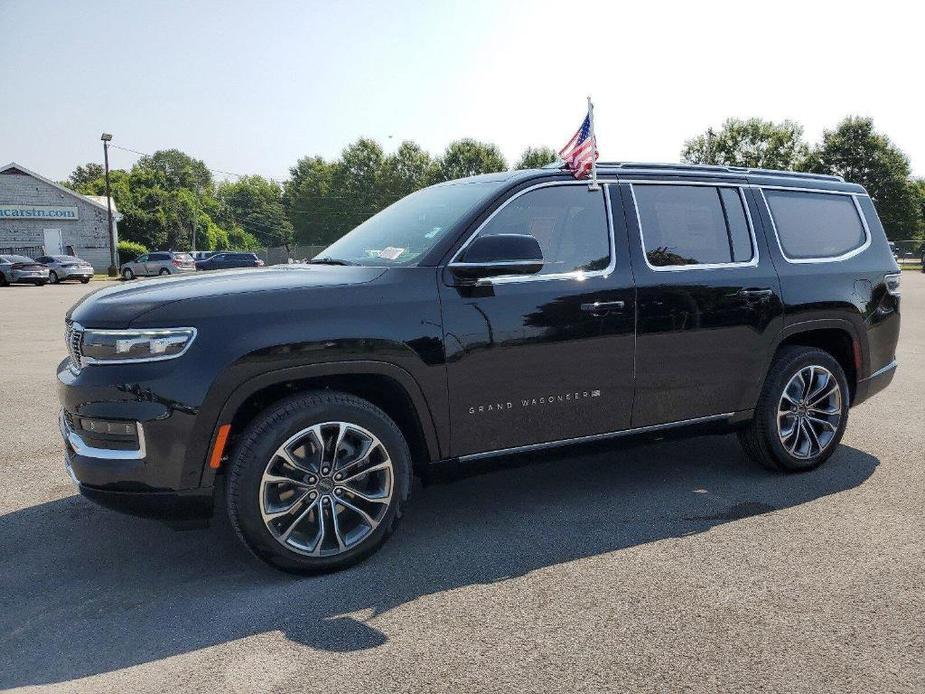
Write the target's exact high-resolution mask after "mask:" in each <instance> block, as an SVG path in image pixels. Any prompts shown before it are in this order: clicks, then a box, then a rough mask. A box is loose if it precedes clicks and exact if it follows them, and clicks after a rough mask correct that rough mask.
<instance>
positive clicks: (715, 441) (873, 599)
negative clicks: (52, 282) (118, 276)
mask: <svg viewBox="0 0 925 694" xmlns="http://www.w3.org/2000/svg"><path fill="white" fill-rule="evenodd" d="M152 281H158V280H152ZM98 286H99V283H92V284H90V285H87V286H84V285H80V284H69V285H58V286H46V287H41V288H36V287H31V286H21V287H10V288H7V289H0V373H2V378H0V434H2V436H0V439H2V441H3V444H4V445H3V446H2V449H0V473H2V476H3V484H2V485H0V689H7V688H13V689H15V688H20V687H22V688H29V687H37V688H39V689H42V690H45V689H47V690H50V691H67V692H72V691H114V692H116V691H117V692H125V691H132V692H163V691H214V690H224V691H231V692H249V691H270V692H276V691H325V692H328V693H329V694H333V693H335V692H355V691H361V690H366V691H373V692H391V691H426V692H478V691H505V692H524V691H538V692H540V691H541V692H552V691H561V692H584V691H588V692H600V691H662V692H664V691H680V690H684V691H704V692H709V691H755V690H761V691H790V692H794V691H805V692H820V691H833V692H844V691H853V692H868V691H875V692H888V691H889V692H892V691H907V692H912V691H919V692H922V691H925V636H923V634H925V626H923V625H925V517H923V507H925V504H923V502H925V425H923V422H925V319H923V318H925V275H922V274H920V273H913V272H906V273H904V274H903V292H904V298H903V307H902V310H903V321H904V322H903V329H902V337H901V340H900V347H899V355H898V356H899V361H900V369H899V372H898V375H897V377H896V379H895V380H894V383H893V385H892V386H891V388H890V389H888V390H887V391H886V392H884V393H882V394H881V395H879V396H878V397H876V398H875V399H873V400H871V401H870V402H868V403H865V404H863V405H861V406H859V407H858V408H857V409H855V410H852V413H851V417H850V422H849V426H848V431H847V434H846V436H845V438H844V442H843V445H842V447H841V449H840V450H839V451H838V452H837V453H836V454H835V456H834V457H833V458H832V459H831V460H830V461H829V462H828V463H827V464H826V465H825V466H823V467H822V468H821V469H819V470H816V471H814V472H812V473H809V474H806V475H799V476H781V475H775V474H771V473H768V472H765V471H763V470H761V469H759V468H757V467H755V466H753V465H751V464H749V463H747V462H746V461H745V460H744V458H743V455H742V453H741V452H740V450H739V448H738V445H737V443H736V441H735V438H734V437H732V436H714V437H702V438H698V439H693V440H690V441H686V442H662V443H658V444H655V445H650V446H637V447H633V448H627V449H620V448H610V449H601V448H597V449H594V450H592V451H587V450H586V451H582V452H579V453H571V454H560V455H557V456H556V457H555V458H554V459H553V458H550V457H549V456H548V454H547V456H546V457H543V456H537V457H536V460H535V461H534V464H530V465H524V466H516V467H514V466H508V467H500V468H498V469H495V470H493V471H490V472H488V473H485V474H481V475H478V476H471V477H467V478H464V479H461V480H457V481H455V482H452V483H443V484H437V485H432V486H428V487H424V488H422V487H421V486H419V485H418V486H417V487H416V488H415V490H414V494H413V497H412V503H411V506H410V508H409V510H408V513H407V515H406V516H405V518H404V519H403V521H402V524H401V526H400V527H399V529H398V531H397V532H396V534H395V536H394V537H393V538H392V540H391V541H390V542H389V543H388V544H387V545H386V546H385V548H383V550H382V551H381V552H379V553H378V554H377V555H375V556H374V557H373V558H372V559H371V560H369V561H367V562H366V563H365V564H362V565H361V566H359V567H356V568H354V569H351V570H348V571H346V572H343V573H340V574H336V575H331V576H324V577H316V578H304V579H299V578H295V577H292V576H288V575H284V574H280V573H277V572H275V571H273V570H271V569H268V568H265V567H263V566H262V565H260V564H258V563H256V562H255V561H254V560H252V559H250V557H249V556H248V555H247V554H246V553H245V552H244V551H243V550H242V549H240V548H239V547H238V544H237V541H236V540H235V539H234V538H233V537H232V535H231V533H230V531H229V528H228V526H227V524H226V523H224V522H219V523H217V524H215V525H214V526H213V527H212V528H210V529H208V530H200V531H189V532H183V533H176V532H173V531H171V530H169V529H167V528H165V527H163V526H161V525H159V524H157V523H155V522H152V521H146V520H140V519H135V518H130V517H126V516H121V515H118V514H115V513H113V512H110V511H107V510H104V509H102V508H97V507H96V506H94V505H92V504H91V503H89V502H87V501H85V500H84V499H82V498H80V497H78V496H75V494H74V490H73V488H72V486H71V483H70V481H69V479H68V477H67V475H66V473H65V471H64V468H63V465H62V454H61V443H60V441H59V435H58V431H57V425H56V414H57V402H56V397H55V376H54V370H55V366H56V365H57V363H58V362H59V361H60V360H61V359H62V358H63V357H64V356H65V349H64V343H63V316H64V313H65V311H66V309H67V308H68V307H69V306H70V305H71V304H72V303H74V302H75V301H76V300H77V299H78V298H79V297H80V296H82V295H83V294H85V293H87V292H88V291H92V290H93V289H95V288H97V287H98Z"/></svg>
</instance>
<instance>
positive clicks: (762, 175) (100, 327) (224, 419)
mask: <svg viewBox="0 0 925 694" xmlns="http://www.w3.org/2000/svg"><path fill="white" fill-rule="evenodd" d="M599 172H600V185H599V186H592V185H589V183H588V182H587V181H576V180H574V179H573V178H571V176H570V175H569V174H568V173H567V172H562V171H558V170H555V169H541V170H532V171H517V172H508V173H501V174H494V175H486V176H477V177H474V178H469V179H464V180H460V181H453V182H450V183H445V184H441V185H437V186H433V187H431V188H427V189H424V190H421V191H419V192H416V193H414V194H412V195H410V196H408V197H406V198H404V199H403V200H400V201H399V202H397V203H395V204H394V205H392V206H391V207H389V208H387V209H385V210H383V211H382V212H380V213H379V214H377V215H375V216H374V217H372V218H371V219H369V220H367V221H366V222H364V223H363V224H361V225H360V226H358V227H357V228H356V229H354V230H353V231H352V232H350V233H349V234H347V235H346V236H344V237H343V238H341V239H340V240H339V241H337V242H336V243H334V244H333V245H332V246H330V247H329V248H328V249H326V250H325V251H324V252H323V253H322V255H321V256H320V257H318V258H316V259H315V260H314V261H312V262H311V263H309V264H304V265H283V266H277V267H272V268H264V269H252V270H232V271H229V272H225V273H219V274H205V273H202V274H198V275H196V276H192V277H182V278H181V277H176V278H167V279H165V280H163V281H159V282H152V283H145V284H142V285H125V286H111V287H108V288H105V289H102V290H99V291H97V292H94V293H93V294H91V295H89V296H88V297H87V298H85V299H84V300H83V301H81V302H80V303H78V304H77V305H76V306H74V307H73V308H72V309H71V310H70V311H69V312H68V314H67V319H66V320H67V346H68V349H69V351H70V356H69V358H68V359H66V360H64V361H63V362H62V363H61V365H60V366H59V368H58V381H59V392H60V399H61V403H62V405H63V410H62V413H61V430H62V433H63V435H64V439H65V441H66V456H67V467H68V469H69V470H70V471H71V473H72V475H73V477H74V479H75V481H76V482H77V483H78V484H79V486H80V491H81V492H82V493H83V494H84V495H86V496H87V497H89V498H91V499H93V500H95V501H97V502H99V503H101V504H104V505H106V506H111V507H113V508H118V509H121V510H126V511H130V512H134V513H139V514H142V515H149V516H154V517H159V518H161V519H163V520H167V521H168V522H171V523H173V524H180V523H182V522H187V523H189V522H193V521H196V520H197V519H202V518H206V517H208V516H209V515H210V514H211V513H212V509H213V499H214V497H215V496H216V495H217V493H218V492H217V490H222V493H223V494H224V495H225V497H226V502H227V503H226V505H227V509H228V513H229V515H230V517H231V521H232V523H233V525H234V527H235V528H236V530H237V532H238V534H239V535H240V537H241V539H242V540H243V541H244V543H245V544H246V545H247V546H248V547H249V548H250V549H251V550H252V551H253V552H254V553H255V554H256V555H257V556H259V557H261V558H262V559H264V560H266V561H268V562H270V563H272V564H274V565H275V566H277V567H280V568H283V569H286V570H290V571H297V572H311V571H324V570H330V569H336V568H340V567H344V566H347V565H349V564H352V563H354V562H356V561H359V560H360V559H362V558H364V557H366V556H367V555H369V554H370V553H372V552H373V551H374V550H376V549H377V548H378V547H379V546H380V545H381V544H382V543H383V542H384V541H385V539H386V538H387V537H388V536H389V534H390V533H391V532H392V530H393V529H394V527H395V523H396V521H397V520H398V518H399V517H400V516H401V513H402V508H403V505H404V504H405V502H406V501H407V498H408V493H409V489H410V487H411V475H412V473H415V472H418V473H420V472H423V471H424V470H426V469H428V468H427V466H429V465H440V464H446V463H449V462H453V463H459V462H467V461H474V460H480V459H485V458H489V457H493V456H501V455H507V454H513V453H521V452H526V451H529V452H533V453H537V452H540V451H544V450H546V449H549V448H552V447H555V446H562V445H566V444H573V443H580V442H588V441H598V440H603V439H618V438H620V437H626V436H635V435H652V434H655V435H658V436H663V435H665V433H666V432H667V431H669V430H670V431H672V432H674V431H679V432H682V433H683V434H695V433H703V432H717V431H737V432H738V435H739V438H740V439H741V441H742V444H743V445H744V447H745V450H746V451H747V453H748V455H749V456H750V457H751V458H753V459H755V460H756V461H758V462H759V463H762V464H764V465H765V466H767V467H770V468H772V469H776V470H782V471H787V472H798V471H804V470H810V469H812V468H814V467H816V466H817V465H819V464H820V463H822V462H823V461H824V460H826V459H827V458H828V457H829V456H830V455H832V453H833V451H834V450H835V449H836V447H837V446H838V443H839V440H840V439H841V437H842V434H843V432H844V430H845V425H846V422H847V419H848V408H849V407H850V406H852V405H855V404H857V403H860V402H862V401H864V400H866V399H867V398H869V397H870V396H871V395H873V394H874V393H876V392H878V391H880V390H881V389H883V388H884V387H886V386H887V384H889V382H890V381H891V379H892V378H893V374H894V371H895V367H896V361H895V350H896V343H897V338H898V335H899V322H900V320H899V274H898V267H897V264H896V261H895V260H894V259H893V256H892V254H891V253H890V248H889V246H888V245H887V240H886V237H885V235H884V232H883V228H882V226H881V224H880V221H879V219H878V217H877V213H876V211H875V210H874V205H873V203H872V202H871V199H870V197H869V196H868V195H867V193H866V192H865V191H864V189H863V188H861V187H860V186H858V185H854V184H851V183H845V182H844V181H842V180H841V179H840V178H837V177H832V176H821V175H809V174H795V173H786V172H777V171H765V170H751V169H749V170H746V169H734V168H725V167H705V166H663V165H648V164H604V165H601V166H600V168H599ZM199 522H201V521H199Z"/></svg>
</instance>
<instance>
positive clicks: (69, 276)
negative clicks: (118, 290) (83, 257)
mask: <svg viewBox="0 0 925 694" xmlns="http://www.w3.org/2000/svg"><path fill="white" fill-rule="evenodd" d="M55 273H57V275H58V279H59V280H77V279H81V280H82V279H90V278H91V277H93V270H65V269H64V268H61V269H60V270H55Z"/></svg>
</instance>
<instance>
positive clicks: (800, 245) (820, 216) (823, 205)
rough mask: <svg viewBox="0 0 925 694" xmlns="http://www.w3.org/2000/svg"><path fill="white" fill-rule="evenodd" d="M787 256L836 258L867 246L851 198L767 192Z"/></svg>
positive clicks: (777, 191)
mask: <svg viewBox="0 0 925 694" xmlns="http://www.w3.org/2000/svg"><path fill="white" fill-rule="evenodd" d="M764 197H765V199H766V200H767V201H768V209H769V211H770V213H771V218H772V219H773V221H774V228H775V230H776V231H777V238H778V240H779V241H780V246H781V249H782V250H783V252H784V255H785V256H786V257H787V258H789V259H792V260H810V259H821V258H837V257H839V256H842V255H845V254H847V253H850V252H851V251H854V250H857V249H858V248H860V247H861V246H863V245H864V244H865V243H866V242H867V231H866V230H865V228H864V223H863V221H862V220H861V216H860V212H859V211H858V208H857V206H856V205H855V203H854V198H853V197H852V196H851V195H836V194H833V193H810V192H805V191H796V190H765V191H764Z"/></svg>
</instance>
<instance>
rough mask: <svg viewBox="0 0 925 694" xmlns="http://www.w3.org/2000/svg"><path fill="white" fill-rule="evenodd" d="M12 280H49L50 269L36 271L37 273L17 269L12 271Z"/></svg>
mask: <svg viewBox="0 0 925 694" xmlns="http://www.w3.org/2000/svg"><path fill="white" fill-rule="evenodd" d="M10 281H11V282H47V281H48V271H47V270H46V271H45V272H36V273H31V272H30V273H25V272H16V271H15V270H14V271H13V273H12V277H11V278H10Z"/></svg>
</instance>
